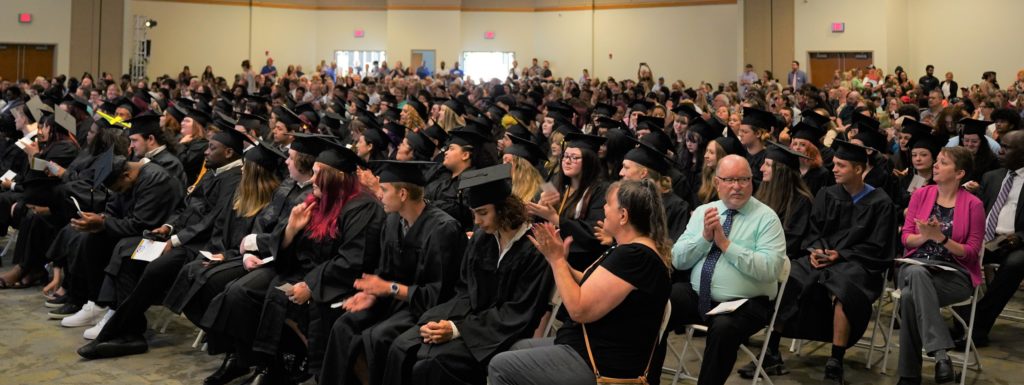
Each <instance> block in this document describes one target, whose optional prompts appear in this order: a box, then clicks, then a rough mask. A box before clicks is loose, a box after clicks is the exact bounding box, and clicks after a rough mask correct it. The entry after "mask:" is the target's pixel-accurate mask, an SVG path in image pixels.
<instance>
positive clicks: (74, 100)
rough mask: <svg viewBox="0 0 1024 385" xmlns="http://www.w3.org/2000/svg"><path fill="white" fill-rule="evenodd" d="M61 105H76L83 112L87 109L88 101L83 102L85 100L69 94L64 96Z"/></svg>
mask: <svg viewBox="0 0 1024 385" xmlns="http://www.w3.org/2000/svg"><path fill="white" fill-rule="evenodd" d="M63 103H68V104H73V105H76V106H78V108H80V109H82V111H85V110H87V109H88V108H89V101H88V100H85V98H83V97H81V96H78V95H75V94H74V93H71V92H69V93H68V94H67V95H65V96H64V99H63Z"/></svg>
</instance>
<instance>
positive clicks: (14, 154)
mask: <svg viewBox="0 0 1024 385" xmlns="http://www.w3.org/2000/svg"><path fill="white" fill-rule="evenodd" d="M15 141H17V138H13V139H8V140H6V144H5V145H4V148H3V152H0V171H3V172H6V171H7V170H11V171H14V172H15V173H16V174H18V175H21V174H24V173H25V170H26V169H27V168H28V157H26V156H25V152H24V151H22V150H21V149H20V148H18V146H16V145H15V144H14V142H15Z"/></svg>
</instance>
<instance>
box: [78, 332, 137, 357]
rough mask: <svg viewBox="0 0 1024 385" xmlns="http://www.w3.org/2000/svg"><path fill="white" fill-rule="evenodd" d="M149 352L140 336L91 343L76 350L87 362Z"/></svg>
mask: <svg viewBox="0 0 1024 385" xmlns="http://www.w3.org/2000/svg"><path fill="white" fill-rule="evenodd" d="M147 351H149V344H147V343H146V338H145V337H142V336H128V337H117V338H115V339H112V340H110V341H103V342H97V341H95V340H94V341H92V342H90V343H88V344H86V345H85V346H83V347H81V348H79V349H78V355H79V356H82V358H85V359H88V360H94V359H98V358H113V357H122V356H128V355H132V354H142V353H145V352H147Z"/></svg>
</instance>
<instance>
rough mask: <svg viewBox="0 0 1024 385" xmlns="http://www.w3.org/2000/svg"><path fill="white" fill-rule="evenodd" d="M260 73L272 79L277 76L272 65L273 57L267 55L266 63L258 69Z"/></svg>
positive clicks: (275, 69)
mask: <svg viewBox="0 0 1024 385" xmlns="http://www.w3.org/2000/svg"><path fill="white" fill-rule="evenodd" d="M260 75H263V76H264V77H266V78H268V79H270V81H274V79H275V78H277V67H274V58H272V57H267V64H266V65H264V66H263V68H261V69H260Z"/></svg>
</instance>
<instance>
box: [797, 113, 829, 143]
mask: <svg viewBox="0 0 1024 385" xmlns="http://www.w3.org/2000/svg"><path fill="white" fill-rule="evenodd" d="M808 121H809V119H807V118H804V119H801V120H800V122H798V123H797V124H796V125H795V126H793V128H792V129H791V130H789V136H790V137H792V138H794V139H803V140H806V141H809V142H811V143H815V144H817V143H821V138H823V137H825V130H823V129H821V128H820V127H818V126H815V125H812V124H811V123H808Z"/></svg>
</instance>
